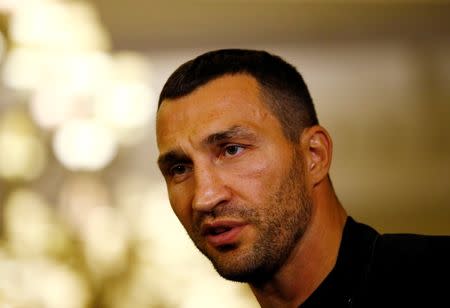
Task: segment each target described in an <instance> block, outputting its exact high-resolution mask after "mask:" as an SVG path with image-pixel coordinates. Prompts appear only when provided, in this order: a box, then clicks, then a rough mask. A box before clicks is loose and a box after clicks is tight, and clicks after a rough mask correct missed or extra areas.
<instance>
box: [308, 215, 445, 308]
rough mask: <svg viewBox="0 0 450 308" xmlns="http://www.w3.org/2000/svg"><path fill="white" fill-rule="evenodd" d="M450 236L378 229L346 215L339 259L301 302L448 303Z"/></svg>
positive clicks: (356, 306) (353, 305) (352, 305)
mask: <svg viewBox="0 0 450 308" xmlns="http://www.w3.org/2000/svg"><path fill="white" fill-rule="evenodd" d="M449 281H450V236H426V235H414V234H384V235H380V234H379V233H378V232H377V231H375V230H374V229H372V228H371V227H369V226H367V225H364V224H361V223H357V222H355V221H354V220H353V219H352V218H351V217H348V218H347V222H346V224H345V227H344V233H343V236H342V242H341V246H340V248H339V255H338V258H337V261H336V265H335V267H334V269H333V270H332V271H331V273H330V274H329V275H328V276H327V277H326V278H325V280H324V281H323V282H322V283H321V285H320V286H319V287H318V288H317V289H316V291H315V292H314V293H313V294H312V295H311V296H310V297H309V298H308V299H307V300H306V301H305V303H303V304H302V305H301V308H311V307H330V308H341V307H342V308H343V307H346V308H363V307H364V308H366V307H417V306H420V307H450V282H449Z"/></svg>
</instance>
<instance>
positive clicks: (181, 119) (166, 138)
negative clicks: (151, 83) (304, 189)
mask: <svg viewBox="0 0 450 308" xmlns="http://www.w3.org/2000/svg"><path fill="white" fill-rule="evenodd" d="M236 125H240V126H244V127H249V128H254V129H262V128H265V129H270V128H272V129H273V127H271V126H274V125H275V126H278V125H279V124H278V121H277V120H276V119H275V117H274V116H273V115H272V114H271V112H270V111H269V109H268V107H267V106H266V104H265V103H264V102H263V101H262V98H261V95H260V91H259V87H258V82H257V81H256V80H255V79H254V78H253V77H251V76H249V75H244V74H239V75H232V76H231V75H227V76H223V77H219V78H217V79H214V80H212V81H210V82H208V83H207V84H205V85H203V86H201V87H199V88H198V89H196V90H195V91H193V92H192V93H190V94H189V95H186V96H183V97H181V98H178V99H175V100H164V101H163V102H162V104H161V107H160V109H159V111H158V118H157V139H158V146H159V147H160V151H163V150H164V148H166V147H170V146H174V145H175V144H177V142H179V141H180V140H181V139H182V138H189V139H190V140H191V141H192V140H194V139H196V138H200V139H201V138H204V137H205V136H208V135H209V134H212V133H215V132H217V131H221V130H225V129H228V128H229V127H231V126H236Z"/></svg>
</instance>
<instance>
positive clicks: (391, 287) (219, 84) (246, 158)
mask: <svg viewBox="0 0 450 308" xmlns="http://www.w3.org/2000/svg"><path fill="white" fill-rule="evenodd" d="M157 141H158V147H159V150H160V157H159V159H158V164H159V167H160V169H161V172H162V174H163V175H164V178H165V180H166V183H167V188H168V192H169V199H170V203H171V205H172V208H173V210H174V212H175V214H176V215H177V217H178V218H179V220H180V222H181V223H182V224H183V226H184V228H185V229H186V231H187V233H188V234H189V236H190V237H191V239H192V240H193V242H194V244H195V245H196V246H197V247H198V249H199V250H200V251H201V252H202V253H203V254H204V255H205V256H207V257H208V258H209V259H210V260H211V262H212V264H213V265H214V267H215V269H216V270H217V272H218V273H219V274H220V275H221V276H223V277H224V278H226V279H230V280H234V281H240V282H247V283H249V285H250V287H251V289H252V291H253V293H254V294H255V296H256V298H257V300H258V302H259V303H260V305H261V306H262V307H299V306H301V307H385V306H396V305H400V306H405V305H410V304H412V303H421V304H424V305H426V306H427V307H428V306H429V304H431V303H440V304H444V303H447V304H449V303H450V301H449V300H448V299H447V296H445V295H446V293H445V292H444V290H448V289H450V288H449V283H448V282H443V283H438V282H437V280H436V279H438V278H440V277H441V278H443V279H446V278H447V276H446V275H447V274H449V273H450V271H449V266H448V265H447V264H448V263H449V261H450V252H449V251H450V249H449V246H450V238H448V237H425V236H416V235H379V234H378V233H377V232H376V231H375V230H373V229H372V228H370V227H369V226H366V225H363V224H359V223H357V222H355V221H354V220H353V219H352V218H350V217H348V216H347V213H346V211H345V210H344V208H343V207H342V205H341V204H340V202H339V200H338V198H337V196H336V194H335V192H334V189H333V186H332V183H331V180H330V178H329V175H328V172H329V168H330V164H331V157H332V141H331V138H330V135H329V134H328V132H327V131H326V130H325V128H323V127H321V126H320V125H319V124H318V120H317V116H316V112H315V109H314V106H313V102H312V100H311V97H310V95H309V92H308V89H307V87H306V85H305V83H304V81H303V79H302V77H301V76H300V74H299V73H298V72H297V71H296V69H295V68H294V67H293V66H291V65H290V64H288V63H286V62H285V61H283V60H282V59H281V58H279V57H277V56H274V55H271V54H269V53H267V52H263V51H252V50H237V49H228V50H218V51H212V52H208V53H206V54H203V55H201V56H199V57H197V58H195V59H193V60H191V61H188V62H186V63H185V64H183V65H182V66H181V67H179V68H178V69H177V70H176V71H175V72H174V73H173V74H172V75H171V76H170V78H169V79H168V81H167V82H166V84H165V86H164V88H163V90H162V92H161V95H160V99H159V107H158V115H157ZM439 276H440V277H439ZM444 301H445V302H444ZM444 306H445V304H444Z"/></svg>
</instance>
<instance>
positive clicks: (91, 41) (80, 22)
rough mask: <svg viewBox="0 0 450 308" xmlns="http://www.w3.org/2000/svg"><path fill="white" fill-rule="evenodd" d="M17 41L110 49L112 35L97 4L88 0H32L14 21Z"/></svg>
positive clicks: (12, 33) (12, 27)
mask: <svg viewBox="0 0 450 308" xmlns="http://www.w3.org/2000/svg"><path fill="white" fill-rule="evenodd" d="M10 36H11V39H12V40H13V42H15V43H17V44H21V45H23V46H29V47H37V48H51V49H55V50H80V49H81V50H84V49H106V48H109V44H110V43H109V40H108V35H107V34H106V31H105V29H104V28H103V26H102V25H101V24H100V23H99V22H98V18H97V13H96V12H95V10H94V8H93V6H92V5H91V4H90V3H88V2H85V1H42V2H31V3H28V4H27V5H26V6H23V7H22V8H21V9H20V10H16V11H15V12H14V13H13V14H12V16H11V21H10Z"/></svg>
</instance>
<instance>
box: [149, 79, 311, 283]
mask: <svg viewBox="0 0 450 308" xmlns="http://www.w3.org/2000/svg"><path fill="white" fill-rule="evenodd" d="M157 139H158V147H159V150H160V158H159V160H158V163H159V166H160V169H161V171H162V173H163V175H164V177H165V180H166V183H167V188H168V192H169V199H170V203H171V205H172V208H173V210H174V212H175V214H176V215H177V216H178V218H179V220H180V221H181V223H182V224H183V226H184V228H185V229H186V230H187V232H188V234H189V236H190V237H191V239H192V240H193V242H194V243H195V245H196V246H197V247H198V249H199V250H200V251H201V252H202V253H203V254H205V255H206V256H207V257H208V258H209V259H210V260H211V261H212V263H213V265H214V267H215V268H216V270H217V271H218V272H219V274H221V275H222V276H223V277H225V278H227V279H231V280H237V281H246V282H251V281H257V280H260V279H264V277H267V276H268V275H269V276H270V275H271V274H273V273H274V272H275V271H276V270H277V269H278V268H279V267H280V266H281V265H282V264H283V263H284V262H285V261H286V259H287V258H288V257H289V255H290V253H291V252H292V250H293V249H294V248H295V246H296V244H297V243H298V241H299V240H300V238H301V236H302V234H303V233H304V231H305V229H306V227H307V225H308V222H309V217H310V212H311V198H310V197H309V194H308V192H307V189H306V183H305V176H304V168H303V159H302V155H301V149H300V144H293V143H291V142H289V141H288V140H287V139H286V137H285V136H284V135H283V131H282V129H281V126H280V123H279V121H278V120H277V118H275V116H274V115H273V114H272V113H271V112H270V111H269V109H268V107H267V106H266V105H265V103H264V102H263V101H262V99H261V97H260V93H259V90H258V84H257V82H256V80H255V79H253V78H252V77H250V76H248V75H243V74H241V75H234V76H230V75H227V76H223V77H220V78H218V79H215V80H213V81H210V82H209V83H207V84H206V85H204V86H202V87H200V88H198V89H196V90H195V91H194V92H192V93H191V94H189V95H187V96H184V97H181V98H179V99H175V100H166V101H164V102H163V103H162V105H161V107H160V110H159V112H158V119H157Z"/></svg>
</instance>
